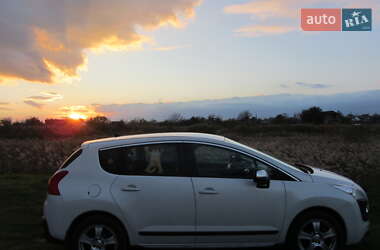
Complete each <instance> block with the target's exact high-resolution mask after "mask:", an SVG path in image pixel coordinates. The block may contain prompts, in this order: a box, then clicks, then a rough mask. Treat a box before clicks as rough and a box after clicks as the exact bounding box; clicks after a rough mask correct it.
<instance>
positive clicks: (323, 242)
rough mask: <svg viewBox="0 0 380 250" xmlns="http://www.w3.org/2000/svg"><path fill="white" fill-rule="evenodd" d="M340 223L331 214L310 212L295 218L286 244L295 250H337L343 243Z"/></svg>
mask: <svg viewBox="0 0 380 250" xmlns="http://www.w3.org/2000/svg"><path fill="white" fill-rule="evenodd" d="M343 236H344V232H343V228H342V225H341V224H340V223H339V221H338V220H337V219H336V218H335V217H334V216H332V215H330V214H328V213H324V212H310V213H307V214H304V215H302V216H300V217H299V218H297V220H296V221H295V223H294V224H293V226H292V228H291V229H290V233H289V238H288V245H289V249H292V250H295V249H298V250H338V249H339V248H340V247H341V246H343V244H344V242H343V241H344V237H343Z"/></svg>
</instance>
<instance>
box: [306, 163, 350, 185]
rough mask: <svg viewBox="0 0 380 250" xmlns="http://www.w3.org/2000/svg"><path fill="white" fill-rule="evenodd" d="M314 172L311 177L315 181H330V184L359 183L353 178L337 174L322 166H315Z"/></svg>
mask: <svg viewBox="0 0 380 250" xmlns="http://www.w3.org/2000/svg"><path fill="white" fill-rule="evenodd" d="M312 169H313V173H312V174H311V178H312V179H313V181H314V182H321V183H328V184H342V185H350V186H355V185H357V184H356V183H355V182H353V181H352V180H350V179H348V178H347V177H344V176H342V175H339V174H336V173H334V172H331V171H328V170H325V169H320V168H314V167H312Z"/></svg>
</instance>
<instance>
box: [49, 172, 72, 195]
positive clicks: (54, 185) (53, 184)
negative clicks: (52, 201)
mask: <svg viewBox="0 0 380 250" xmlns="http://www.w3.org/2000/svg"><path fill="white" fill-rule="evenodd" d="M68 173H69V171H66V170H63V171H59V172H57V173H55V174H54V175H53V176H52V177H50V179H49V182H48V194H51V195H61V193H60V192H59V188H58V184H59V182H60V181H61V180H62V179H63V177H65V176H66V175H67V174H68Z"/></svg>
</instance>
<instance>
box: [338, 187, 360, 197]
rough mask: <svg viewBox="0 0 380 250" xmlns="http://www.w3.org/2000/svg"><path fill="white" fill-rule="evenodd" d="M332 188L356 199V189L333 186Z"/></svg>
mask: <svg viewBox="0 0 380 250" xmlns="http://www.w3.org/2000/svg"><path fill="white" fill-rule="evenodd" d="M333 187H334V188H336V189H339V190H340V191H343V192H345V193H346V194H350V195H352V197H354V198H356V197H357V193H356V191H357V190H356V188H354V187H352V186H348V185H334V186H333Z"/></svg>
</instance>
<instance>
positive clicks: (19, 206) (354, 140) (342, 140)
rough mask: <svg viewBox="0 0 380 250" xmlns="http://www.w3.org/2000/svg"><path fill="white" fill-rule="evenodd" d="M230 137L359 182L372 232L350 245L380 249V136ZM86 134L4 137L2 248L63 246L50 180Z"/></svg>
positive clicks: (0, 184)
mask: <svg viewBox="0 0 380 250" xmlns="http://www.w3.org/2000/svg"><path fill="white" fill-rule="evenodd" d="M228 136H229V137H230V138H232V139H235V140H238V141H240V142H242V143H244V144H247V145H249V146H253V147H255V148H257V149H259V150H261V151H263V152H266V153H269V154H271V155H274V156H276V157H278V158H280V159H282V160H284V161H287V162H290V163H294V162H302V163H307V164H310V165H313V166H318V167H321V168H326V169H330V170H333V171H336V172H339V173H341V174H343V175H346V176H348V177H350V178H352V179H354V180H355V181H357V182H359V183H360V184H361V185H362V186H363V187H364V188H365V189H366V190H367V192H368V195H369V198H370V205H371V236H370V239H369V241H367V242H365V243H362V244H360V245H358V246H353V247H350V248H347V249H350V250H354V249H357V250H364V249H365V250H368V249H378V245H377V243H376V239H377V238H379V237H380V212H379V211H377V208H378V207H380V189H379V188H378V185H377V182H378V181H377V180H378V177H380V169H379V168H380V135H377V134H371V133H365V134H355V133H348V134H338V135H332V134H313V135H309V134H305V133H289V134H288V135H283V134H282V135H280V136H279V135H273V134H257V135H255V136H249V135H245V136H241V135H236V134H232V135H231V134H230V135H228ZM87 139H89V138H76V139H54V140H53V139H49V140H47V139H45V140H44V139H25V140H23V139H7V140H0V152H1V156H0V197H1V206H0V225H1V230H0V249H8V250H16V249H36V250H37V249H39V250H45V249H46V250H47V249H53V250H54V249H55V250H61V249H63V248H62V246H60V245H58V244H53V243H48V242H47V241H46V240H45V239H44V238H43V233H42V228H41V226H40V216H41V208H42V204H43V200H44V197H45V192H46V185H47V180H48V178H49V176H50V175H51V173H53V172H54V171H55V169H56V168H57V167H58V166H59V164H60V163H61V162H62V160H63V159H64V158H65V157H66V156H67V155H68V154H69V153H70V152H71V151H72V150H73V149H75V148H76V147H78V146H79V145H80V143H81V142H83V141H84V140H87Z"/></svg>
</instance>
